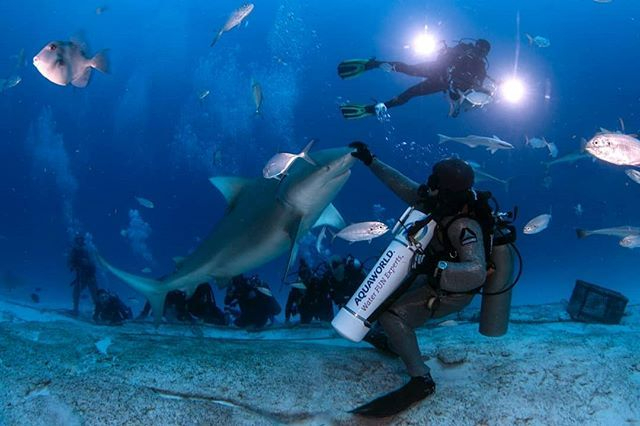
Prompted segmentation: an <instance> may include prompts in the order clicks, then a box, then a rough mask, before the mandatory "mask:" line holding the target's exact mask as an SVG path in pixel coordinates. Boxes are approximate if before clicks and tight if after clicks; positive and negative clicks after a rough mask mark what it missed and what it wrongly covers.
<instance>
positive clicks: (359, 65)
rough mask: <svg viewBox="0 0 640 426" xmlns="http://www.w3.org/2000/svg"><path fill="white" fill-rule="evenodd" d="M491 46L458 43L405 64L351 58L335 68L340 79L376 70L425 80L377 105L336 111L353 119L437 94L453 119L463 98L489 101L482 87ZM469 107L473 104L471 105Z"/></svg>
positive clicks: (346, 107) (489, 93)
mask: <svg viewBox="0 0 640 426" xmlns="http://www.w3.org/2000/svg"><path fill="white" fill-rule="evenodd" d="M490 50H491V44H490V43H489V42H488V41H487V40H484V39H478V40H477V41H476V42H475V43H474V44H471V43H463V42H460V43H458V44H457V45H456V46H454V47H447V46H445V47H444V48H443V49H442V50H441V51H440V53H439V54H438V57H437V59H436V60H435V61H428V62H423V63H420V64H415V65H408V64H405V63H404V62H395V61H394V62H389V61H377V60H376V59H375V58H372V59H352V60H348V61H344V62H341V63H340V64H339V65H338V75H339V76H340V77H341V78H343V79H347V78H353V77H357V76H359V75H360V74H362V73H363V72H365V71H369V70H372V69H376V68H380V69H383V70H385V71H387V72H391V71H394V72H399V73H402V74H406V75H410V76H414V77H423V78H424V79H425V80H423V81H422V82H420V83H418V84H416V85H415V86H412V87H410V88H409V89H407V90H406V91H404V92H403V93H401V94H400V95H398V96H396V97H394V98H392V99H390V100H388V101H386V102H384V103H378V104H370V105H355V104H346V105H341V106H340V112H341V113H342V115H343V117H344V118H346V119H356V118H362V117H367V116H369V115H374V114H375V115H378V117H380V116H381V115H385V114H386V113H387V109H388V108H393V107H396V106H398V105H403V104H405V103H407V102H408V101H409V100H411V99H412V98H414V97H416V96H425V95H430V94H432V93H437V92H445V93H448V94H449V106H450V109H449V116H451V117H456V116H458V114H459V112H460V107H461V105H462V104H463V103H464V102H465V100H466V97H465V96H466V95H467V94H470V93H471V92H472V91H473V92H481V93H483V94H485V95H486V99H487V102H488V99H490V96H491V91H490V90H487V89H486V88H484V87H483V83H484V80H485V79H486V78H487V55H488V54H489V51H490ZM471 105H472V106H473V104H471Z"/></svg>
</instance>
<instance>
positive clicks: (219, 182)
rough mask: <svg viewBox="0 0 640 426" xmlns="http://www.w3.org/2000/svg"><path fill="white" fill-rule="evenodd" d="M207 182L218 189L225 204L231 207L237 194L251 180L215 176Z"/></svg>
mask: <svg viewBox="0 0 640 426" xmlns="http://www.w3.org/2000/svg"><path fill="white" fill-rule="evenodd" d="M209 182H211V183H212V184H213V186H215V187H216V188H218V191H220V192H221V193H222V195H223V196H224V198H225V199H226V200H227V204H229V205H231V204H233V201H234V200H235V199H236V198H237V197H238V194H240V192H241V191H242V190H243V189H244V188H245V187H246V186H247V185H248V184H249V183H250V182H251V179H246V178H241V177H235V176H216V177H212V178H209Z"/></svg>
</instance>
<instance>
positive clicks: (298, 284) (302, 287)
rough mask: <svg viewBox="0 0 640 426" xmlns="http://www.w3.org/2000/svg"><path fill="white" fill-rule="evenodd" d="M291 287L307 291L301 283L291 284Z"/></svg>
mask: <svg viewBox="0 0 640 426" xmlns="http://www.w3.org/2000/svg"><path fill="white" fill-rule="evenodd" d="M291 287H292V288H297V289H298V290H306V289H307V286H306V285H304V283H301V282H297V283H293V284H291Z"/></svg>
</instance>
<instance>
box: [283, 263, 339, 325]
mask: <svg viewBox="0 0 640 426" xmlns="http://www.w3.org/2000/svg"><path fill="white" fill-rule="evenodd" d="M327 269H328V268H327V264H326V263H324V262H322V263H320V264H319V265H317V266H316V268H315V269H313V270H312V269H311V268H310V267H309V265H308V264H307V262H306V261H305V260H304V259H300V268H299V270H298V278H299V279H300V281H301V282H302V284H304V286H305V290H299V289H296V288H292V289H291V292H290V293H289V298H288V300H287V310H286V311H285V319H286V317H287V312H288V313H289V316H291V315H292V314H293V313H294V312H297V313H299V314H300V323H301V324H309V323H310V322H311V321H313V320H314V319H316V320H318V321H326V322H329V321H331V319H332V318H333V304H332V303H331V294H330V293H331V288H330V281H329V279H328V275H327V274H329V273H330V272H328V271H327Z"/></svg>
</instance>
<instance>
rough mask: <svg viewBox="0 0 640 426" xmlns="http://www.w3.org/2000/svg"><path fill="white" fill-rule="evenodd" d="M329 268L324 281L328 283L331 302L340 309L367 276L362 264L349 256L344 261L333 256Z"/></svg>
mask: <svg viewBox="0 0 640 426" xmlns="http://www.w3.org/2000/svg"><path fill="white" fill-rule="evenodd" d="M329 268H330V269H329V271H327V274H326V275H325V279H326V280H327V281H328V282H329V288H330V294H331V300H333V303H335V304H336V306H337V307H338V308H341V307H343V306H344V305H346V303H347V302H348V301H349V299H351V296H352V295H353V293H354V292H355V291H356V290H357V289H358V286H359V285H360V283H361V282H362V281H363V280H364V278H365V277H366V275H367V274H366V273H365V271H364V268H363V266H362V263H361V262H360V261H359V260H358V259H356V258H355V257H353V256H352V255H350V254H349V255H347V256H346V257H345V258H344V259H342V258H341V257H340V256H334V257H333V258H331V261H330V263H329Z"/></svg>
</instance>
